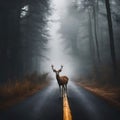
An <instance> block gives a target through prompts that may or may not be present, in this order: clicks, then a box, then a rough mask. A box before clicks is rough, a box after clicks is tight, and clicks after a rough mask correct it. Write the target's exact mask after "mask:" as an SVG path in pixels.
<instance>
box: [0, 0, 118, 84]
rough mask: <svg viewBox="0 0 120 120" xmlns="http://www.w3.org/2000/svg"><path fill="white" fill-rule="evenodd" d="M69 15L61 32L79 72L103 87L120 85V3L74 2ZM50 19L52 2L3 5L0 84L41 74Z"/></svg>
mask: <svg viewBox="0 0 120 120" xmlns="http://www.w3.org/2000/svg"><path fill="white" fill-rule="evenodd" d="M68 2H69V1H68ZM67 9H68V13H67V15H66V16H65V17H64V19H63V20H61V28H60V30H59V32H60V33H61V34H62V36H63V38H64V39H65V42H64V44H63V45H64V47H65V50H66V51H67V50H68V49H69V50H68V51H69V52H68V54H69V55H70V56H72V57H73V58H75V62H76V63H77V66H78V67H77V70H76V71H75V72H76V73H78V75H79V74H80V76H82V77H83V78H84V77H85V78H87V79H90V80H96V81H98V82H100V83H102V84H105V83H116V84H117V83H120V82H119V78H120V76H119V71H120V62H119V60H120V40H119V39H120V34H119V31H120V1H119V0H74V1H73V3H72V4H71V5H69V7H68V8H67ZM50 14H51V10H50V1H49V0H20V1H18V0H12V1H9V0H2V1H1V3H0V79H1V81H4V80H7V79H9V78H10V79H11V78H13V79H14V78H20V77H21V76H23V75H24V74H26V73H32V72H34V71H41V69H42V68H41V67H40V61H41V60H43V59H47V56H45V55H44V54H42V53H43V51H47V48H46V44H47V41H48V40H49V35H48V34H47V32H48V31H47V29H45V26H46V24H47V22H48V21H47V16H49V15H50ZM68 19H69V22H68ZM78 77H79V76H78ZM82 77H81V78H82Z"/></svg>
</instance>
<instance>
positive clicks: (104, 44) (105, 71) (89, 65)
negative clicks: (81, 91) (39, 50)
mask: <svg viewBox="0 0 120 120" xmlns="http://www.w3.org/2000/svg"><path fill="white" fill-rule="evenodd" d="M68 9H69V12H68V13H67V15H66V18H65V19H69V22H68V21H65V20H64V21H62V22H63V23H62V28H61V33H62V34H63V35H64V36H65V38H66V41H67V44H66V46H65V47H67V48H68V47H69V51H70V52H69V53H70V54H71V55H72V56H73V57H74V58H75V61H77V62H76V63H77V66H78V69H77V71H76V73H77V74H79V73H80V76H88V78H89V79H94V80H97V81H98V82H101V83H105V82H106V83H116V84H118V83H120V82H119V80H118V79H119V78H120V76H119V70H120V62H119V60H120V41H119V39H120V34H119V31H120V14H119V11H120V1H118V0H105V1H103V0H75V1H74V2H73V4H71V5H70V6H69V8H68ZM64 28H66V29H64Z"/></svg>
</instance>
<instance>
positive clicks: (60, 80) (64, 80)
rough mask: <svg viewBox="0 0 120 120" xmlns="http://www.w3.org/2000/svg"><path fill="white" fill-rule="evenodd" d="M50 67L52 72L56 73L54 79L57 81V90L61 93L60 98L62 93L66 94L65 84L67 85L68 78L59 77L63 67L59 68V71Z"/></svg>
mask: <svg viewBox="0 0 120 120" xmlns="http://www.w3.org/2000/svg"><path fill="white" fill-rule="evenodd" d="M51 67H52V70H53V72H55V73H56V79H57V82H58V85H59V89H60V92H61V96H62V95H63V94H64V93H67V83H68V80H69V78H68V77H67V76H60V75H59V73H60V72H61V71H62V68H63V66H61V68H60V69H59V70H55V69H54V66H53V65H52V66H51ZM61 87H62V88H61Z"/></svg>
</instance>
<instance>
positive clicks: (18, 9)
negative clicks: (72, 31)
mask: <svg viewBox="0 0 120 120" xmlns="http://www.w3.org/2000/svg"><path fill="white" fill-rule="evenodd" d="M46 14H49V0H20V1H18V0H12V1H9V0H2V1H1V2H0V81H4V80H7V79H8V78H13V79H16V78H19V77H21V76H23V74H26V73H32V72H34V71H38V69H40V65H39V61H40V60H41V59H43V58H44V56H43V55H42V50H44V49H45V46H44V45H45V43H46V42H47V34H46V29H45V23H46V21H47V18H46ZM39 71H40V70H39Z"/></svg>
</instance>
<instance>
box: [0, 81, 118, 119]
mask: <svg viewBox="0 0 120 120" xmlns="http://www.w3.org/2000/svg"><path fill="white" fill-rule="evenodd" d="M68 103H69V107H70V110H71V115H72V120H120V111H119V110H117V108H115V107H113V106H110V105H109V104H108V103H107V102H106V101H104V100H102V99H100V98H99V97H97V96H95V95H93V94H92V93H91V92H89V91H87V90H85V89H83V88H81V87H79V86H76V85H74V84H71V83H70V84H69V85H68ZM0 120H63V101H62V98H61V97H60V96H59V90H58V86H57V84H56V83H55V84H52V85H50V86H49V87H48V88H45V89H43V90H41V91H39V92H38V93H37V94H35V95H33V96H32V97H29V98H28V99H27V100H25V101H23V102H21V103H19V104H18V105H15V106H14V107H12V108H10V109H8V110H6V111H0Z"/></svg>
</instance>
